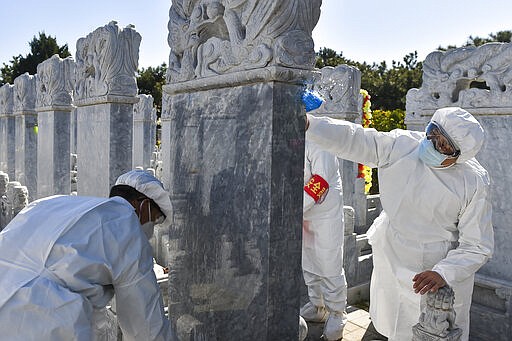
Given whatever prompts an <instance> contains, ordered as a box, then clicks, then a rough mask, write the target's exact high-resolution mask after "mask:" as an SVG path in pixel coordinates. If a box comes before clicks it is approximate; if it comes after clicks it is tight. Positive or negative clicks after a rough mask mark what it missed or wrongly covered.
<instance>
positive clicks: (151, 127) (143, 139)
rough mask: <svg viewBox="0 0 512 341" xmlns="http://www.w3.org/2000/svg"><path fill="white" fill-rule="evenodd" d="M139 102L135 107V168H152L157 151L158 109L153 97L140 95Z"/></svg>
mask: <svg viewBox="0 0 512 341" xmlns="http://www.w3.org/2000/svg"><path fill="white" fill-rule="evenodd" d="M137 97H138V98H139V102H138V103H137V104H135V105H134V106H133V156H132V157H133V168H135V167H142V168H143V169H147V168H149V167H151V157H152V155H153V152H154V151H155V135H154V134H155V133H156V131H155V127H156V109H155V108H154V107H153V96H151V95H138V96H137Z"/></svg>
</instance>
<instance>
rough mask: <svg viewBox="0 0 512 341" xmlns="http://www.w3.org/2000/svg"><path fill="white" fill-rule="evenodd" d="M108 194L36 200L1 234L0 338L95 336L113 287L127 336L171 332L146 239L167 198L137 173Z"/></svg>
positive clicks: (161, 336)
mask: <svg viewBox="0 0 512 341" xmlns="http://www.w3.org/2000/svg"><path fill="white" fill-rule="evenodd" d="M110 196H111V198H110V199H106V198H93V197H80V196H54V197H48V198H43V199H40V200H37V201H34V202H32V203H31V204H30V205H28V206H27V207H26V208H25V209H23V210H22V211H21V212H20V213H19V214H18V215H17V216H16V217H15V218H14V219H13V220H12V221H11V222H10V223H9V224H8V225H7V226H6V228H5V229H4V230H3V231H2V232H1V233H0V273H1V274H2V275H1V276H0V330H1V337H0V338H1V339H2V340H10V341H12V340H23V341H27V340H52V341H55V340H83V341H90V340H98V339H102V337H105V334H106V331H105V330H104V329H102V322H104V321H105V320H104V317H105V316H106V315H105V313H106V311H105V306H106V305H107V304H108V303H109V301H110V300H111V299H112V297H113V296H114V294H115V297H116V308H117V318H118V321H119V325H120V327H121V330H122V332H123V339H124V340H170V339H171V334H172V332H171V330H170V329H169V322H168V320H167V318H166V317H165V315H164V309H163V303H162V296H161V293H160V290H159V287H158V285H157V282H156V277H155V274H154V272H153V259H152V250H151V246H150V244H149V241H148V238H149V237H150V236H151V234H152V233H153V224H154V223H159V222H160V223H161V222H162V221H163V220H164V219H165V216H166V215H167V217H170V216H171V214H172V207H171V202H170V199H169V195H168V193H167V192H166V191H164V189H163V186H162V183H161V182H160V181H158V180H157V179H156V178H155V177H153V176H152V175H150V174H149V173H147V172H145V171H138V170H137V171H131V172H128V173H126V174H123V175H121V176H120V177H119V178H118V180H117V183H116V185H115V186H113V187H112V189H111V192H110Z"/></svg>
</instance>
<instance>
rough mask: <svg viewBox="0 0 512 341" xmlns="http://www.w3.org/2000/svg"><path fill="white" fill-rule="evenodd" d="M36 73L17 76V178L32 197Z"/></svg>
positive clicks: (32, 197)
mask: <svg viewBox="0 0 512 341" xmlns="http://www.w3.org/2000/svg"><path fill="white" fill-rule="evenodd" d="M35 105H36V76H35V75H29V74H28V73H25V74H23V75H21V76H19V77H17V78H16V79H15V80H14V118H15V141H16V146H15V161H14V180H16V181H18V182H20V183H21V184H22V185H23V186H26V187H27V190H28V196H29V200H30V201H32V200H33V199H34V198H35V197H36V195H37V129H38V128H37V113H36V110H35Z"/></svg>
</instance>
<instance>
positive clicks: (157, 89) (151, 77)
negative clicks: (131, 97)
mask: <svg viewBox="0 0 512 341" xmlns="http://www.w3.org/2000/svg"><path fill="white" fill-rule="evenodd" d="M166 72H167V65H166V64H165V63H162V65H160V66H157V67H151V66H150V67H148V68H147V69H145V68H142V69H140V70H139V72H138V73H139V75H138V77H137V87H138V88H139V93H141V94H145V95H151V96H153V99H154V105H155V106H156V111H157V116H158V117H160V115H161V113H162V86H163V85H164V84H165V74H166Z"/></svg>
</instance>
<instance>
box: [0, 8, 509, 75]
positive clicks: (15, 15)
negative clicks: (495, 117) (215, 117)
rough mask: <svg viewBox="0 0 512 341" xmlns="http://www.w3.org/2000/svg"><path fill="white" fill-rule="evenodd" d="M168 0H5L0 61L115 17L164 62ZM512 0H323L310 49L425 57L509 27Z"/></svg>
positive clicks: (148, 59) (151, 58)
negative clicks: (42, 36)
mask: <svg viewBox="0 0 512 341" xmlns="http://www.w3.org/2000/svg"><path fill="white" fill-rule="evenodd" d="M170 6H171V2H170V1H168V0H146V1H142V0H102V1H101V0H86V1H76V0H3V1H2V5H1V11H0V23H2V29H1V30H0V65H2V64H3V63H8V62H9V60H11V59H12V57H13V56H14V55H18V54H21V55H26V54H27V53H28V52H29V46H28V42H29V41H30V40H32V38H33V37H34V36H35V35H38V32H40V31H44V32H45V33H46V34H48V35H51V36H53V37H56V38H57V42H58V43H59V44H60V45H63V44H66V43H67V44H68V46H69V48H70V51H71V53H72V54H73V56H74V53H75V44H76V41H77V39H78V38H80V37H84V36H86V35H87V34H88V33H90V32H92V31H93V30H94V29H96V28H97V27H100V26H103V25H106V24H107V23H108V22H109V21H111V20H116V21H117V22H118V24H119V26H121V27H125V26H127V25H128V24H134V25H135V29H136V30H137V31H138V32H139V33H140V34H141V35H142V43H141V46H140V53H139V55H140V59H139V66H142V67H148V66H157V65H160V64H161V63H162V62H166V61H167V58H168V55H169V47H168V45H167V22H168V12H169V8H170ZM511 13H512V1H510V0H487V1H481V0H464V1H463V0H459V1H456V0H428V1H414V0H393V1H385V0H367V1H361V0H323V4H322V15H321V17H320V21H319V23H318V25H317V26H316V28H315V30H314V31H313V38H314V40H315V48H316V49H317V50H318V49H319V48H320V47H329V48H332V49H334V50H336V51H337V52H343V55H344V56H345V57H347V58H349V59H352V60H356V61H360V62H363V61H366V62H369V63H372V62H380V61H382V60H386V61H387V62H388V63H390V62H391V61H392V60H397V61H401V60H402V58H403V57H404V56H405V55H406V54H408V53H409V52H413V51H418V58H419V59H420V60H423V59H424V58H425V57H426V55H427V54H428V53H429V52H431V51H434V50H435V49H436V48H437V47H438V46H439V45H441V46H447V45H450V44H451V45H458V46H460V45H462V44H464V42H465V41H466V40H467V38H468V37H469V36H470V35H472V36H479V37H487V36H488V34H489V33H495V32H498V31H502V30H512V21H511V18H512V16H511Z"/></svg>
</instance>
